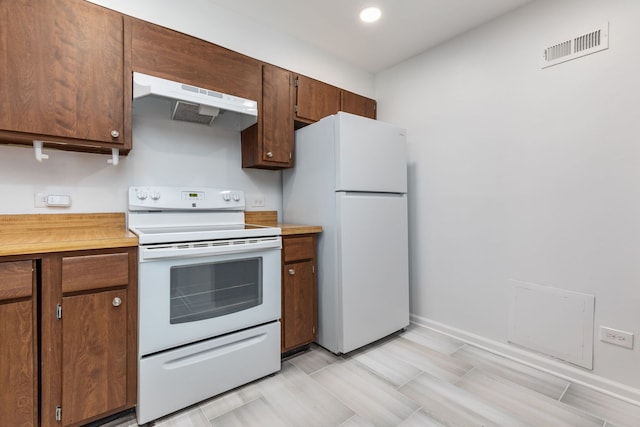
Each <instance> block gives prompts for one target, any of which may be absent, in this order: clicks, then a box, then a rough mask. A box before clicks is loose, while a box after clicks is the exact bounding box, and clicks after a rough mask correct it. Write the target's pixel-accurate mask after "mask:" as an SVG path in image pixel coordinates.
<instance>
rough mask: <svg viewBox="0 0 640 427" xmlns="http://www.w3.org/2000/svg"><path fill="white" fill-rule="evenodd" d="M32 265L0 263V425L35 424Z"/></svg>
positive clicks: (35, 392)
mask: <svg viewBox="0 0 640 427" xmlns="http://www.w3.org/2000/svg"><path fill="white" fill-rule="evenodd" d="M33 266H34V261H32V260H22V261H5V262H0V343H1V344H0V424H2V425H5V426H16V427H17V426H20V427H23V426H24V427H26V426H35V425H37V422H38V389H37V377H38V375H37V360H36V355H37V335H36V304H35V299H36V294H35V291H36V287H35V284H36V282H35V272H34V268H33Z"/></svg>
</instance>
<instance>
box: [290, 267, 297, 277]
mask: <svg viewBox="0 0 640 427" xmlns="http://www.w3.org/2000/svg"><path fill="white" fill-rule="evenodd" d="M294 274H296V271H295V270H294V269H293V268H290V269H289V276H293V275H294Z"/></svg>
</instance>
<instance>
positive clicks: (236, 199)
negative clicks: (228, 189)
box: [233, 193, 240, 202]
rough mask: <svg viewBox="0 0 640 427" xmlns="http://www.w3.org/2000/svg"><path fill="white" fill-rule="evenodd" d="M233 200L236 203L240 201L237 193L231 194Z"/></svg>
mask: <svg viewBox="0 0 640 427" xmlns="http://www.w3.org/2000/svg"><path fill="white" fill-rule="evenodd" d="M233 200H235V201H236V202H239V201H240V195H239V194H238V193H233Z"/></svg>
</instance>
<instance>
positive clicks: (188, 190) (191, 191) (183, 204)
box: [129, 187, 245, 211]
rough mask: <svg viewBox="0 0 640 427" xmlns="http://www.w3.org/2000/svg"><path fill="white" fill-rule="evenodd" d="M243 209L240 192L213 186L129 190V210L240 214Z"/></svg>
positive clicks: (133, 188)
mask: <svg viewBox="0 0 640 427" xmlns="http://www.w3.org/2000/svg"><path fill="white" fill-rule="evenodd" d="M244 207H245V198H244V192H242V191H240V190H228V189H220V188H212V187H129V210H130V211H167V210H234V211H242V210H244Z"/></svg>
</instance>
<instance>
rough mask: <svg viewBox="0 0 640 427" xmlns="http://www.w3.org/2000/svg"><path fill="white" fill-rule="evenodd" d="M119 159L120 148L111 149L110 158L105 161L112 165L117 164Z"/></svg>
mask: <svg viewBox="0 0 640 427" xmlns="http://www.w3.org/2000/svg"><path fill="white" fill-rule="evenodd" d="M119 161H120V150H119V149H118V148H112V149H111V158H110V159H109V160H107V163H109V164H110V165H113V166H117V165H118V162H119Z"/></svg>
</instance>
